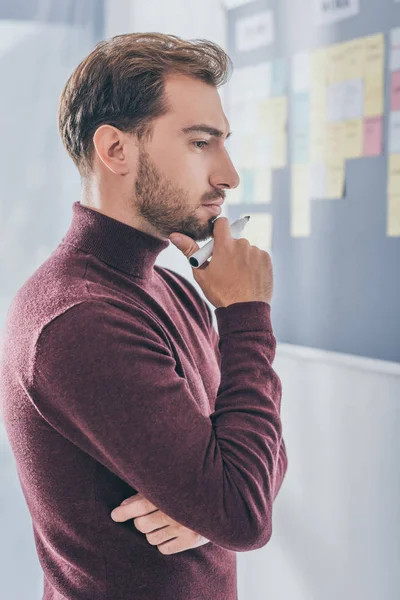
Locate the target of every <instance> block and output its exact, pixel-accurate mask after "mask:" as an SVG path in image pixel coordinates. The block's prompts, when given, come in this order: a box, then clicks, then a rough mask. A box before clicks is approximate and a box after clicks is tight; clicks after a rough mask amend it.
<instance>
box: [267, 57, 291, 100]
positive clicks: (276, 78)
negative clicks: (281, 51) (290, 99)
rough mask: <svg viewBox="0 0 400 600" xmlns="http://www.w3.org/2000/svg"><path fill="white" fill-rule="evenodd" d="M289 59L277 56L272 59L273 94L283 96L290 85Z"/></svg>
mask: <svg viewBox="0 0 400 600" xmlns="http://www.w3.org/2000/svg"><path fill="white" fill-rule="evenodd" d="M287 84H288V73H287V61H286V59H283V58H277V59H275V60H273V61H272V72H271V96H283V95H284V94H286V93H287V87H288V85H287Z"/></svg>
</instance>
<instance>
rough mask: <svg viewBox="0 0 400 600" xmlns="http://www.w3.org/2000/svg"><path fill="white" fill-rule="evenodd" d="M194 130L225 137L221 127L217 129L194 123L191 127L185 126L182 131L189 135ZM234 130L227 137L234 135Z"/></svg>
mask: <svg viewBox="0 0 400 600" xmlns="http://www.w3.org/2000/svg"><path fill="white" fill-rule="evenodd" d="M192 131H202V132H203V133H209V134H210V135H215V137H218V138H221V137H224V132H223V131H220V130H219V129H215V127H209V126H208V125H203V124H202V123H201V124H200V125H192V126H191V127H184V128H183V129H182V133H184V134H185V135H187V134H188V133H192ZM232 133H233V132H232V131H230V132H229V133H228V135H227V136H226V139H228V137H230V136H231V135H232Z"/></svg>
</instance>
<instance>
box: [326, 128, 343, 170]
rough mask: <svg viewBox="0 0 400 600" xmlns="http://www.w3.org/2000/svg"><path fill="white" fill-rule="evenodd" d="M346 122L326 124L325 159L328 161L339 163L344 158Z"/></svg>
mask: <svg viewBox="0 0 400 600" xmlns="http://www.w3.org/2000/svg"><path fill="white" fill-rule="evenodd" d="M343 142H344V122H343V121H339V122H338V123H328V124H327V125H326V144H325V159H326V162H327V163H337V162H338V161H340V160H341V159H342V158H343V152H344V146H343Z"/></svg>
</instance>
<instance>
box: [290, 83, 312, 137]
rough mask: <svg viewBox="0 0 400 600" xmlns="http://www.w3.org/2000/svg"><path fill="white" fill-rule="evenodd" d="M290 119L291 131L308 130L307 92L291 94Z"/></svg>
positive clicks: (308, 96)
mask: <svg viewBox="0 0 400 600" xmlns="http://www.w3.org/2000/svg"><path fill="white" fill-rule="evenodd" d="M291 121H292V122H291V128H292V131H293V132H296V133H298V132H301V133H305V132H309V130H310V95H309V94H308V93H307V92H302V93H299V94H294V95H293V98H292V113H291Z"/></svg>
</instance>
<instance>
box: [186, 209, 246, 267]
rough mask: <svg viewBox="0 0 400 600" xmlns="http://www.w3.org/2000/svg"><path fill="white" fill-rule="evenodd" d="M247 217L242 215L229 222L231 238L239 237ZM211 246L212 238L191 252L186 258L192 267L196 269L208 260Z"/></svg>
mask: <svg viewBox="0 0 400 600" xmlns="http://www.w3.org/2000/svg"><path fill="white" fill-rule="evenodd" d="M249 219H250V217H242V218H241V219H237V221H234V222H233V223H231V224H230V230H231V234H232V237H233V238H235V239H237V238H239V237H240V234H241V233H242V231H243V229H244V228H245V227H246V225H247V223H248V222H249ZM213 248H214V238H212V239H211V240H210V241H209V242H207V244H204V246H203V247H202V248H200V250H197V252H195V253H194V254H192V256H189V259H188V260H189V263H190V266H191V267H193V269H198V268H199V267H201V265H203V264H204V263H205V262H206V260H208V259H209V258H210V256H212V252H213Z"/></svg>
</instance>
